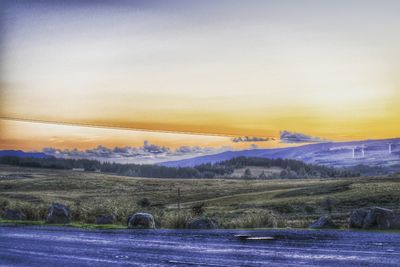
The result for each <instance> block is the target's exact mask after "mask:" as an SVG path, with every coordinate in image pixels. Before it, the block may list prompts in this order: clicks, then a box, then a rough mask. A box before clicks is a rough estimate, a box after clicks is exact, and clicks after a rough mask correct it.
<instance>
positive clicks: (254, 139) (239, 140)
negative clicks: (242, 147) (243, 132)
mask: <svg viewBox="0 0 400 267" xmlns="http://www.w3.org/2000/svg"><path fill="white" fill-rule="evenodd" d="M231 140H232V142H234V143H242V142H266V141H269V140H273V139H271V138H264V137H254V136H239V137H234V138H232V139H231Z"/></svg>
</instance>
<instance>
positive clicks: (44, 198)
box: [0, 165, 400, 228]
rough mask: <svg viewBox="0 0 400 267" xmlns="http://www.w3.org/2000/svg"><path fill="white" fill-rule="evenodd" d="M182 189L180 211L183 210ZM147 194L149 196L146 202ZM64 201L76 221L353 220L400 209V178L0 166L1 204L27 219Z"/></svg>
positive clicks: (236, 223)
mask: <svg viewBox="0 0 400 267" xmlns="http://www.w3.org/2000/svg"><path fill="white" fill-rule="evenodd" d="M178 188H180V191H181V213H180V216H177V213H178V212H177V208H178V207H177V206H178V205H177V202H178V194H177V192H178ZM145 198H147V199H148V200H149V202H147V201H143V199H145ZM53 202H59V203H63V204H65V205H67V206H69V208H70V209H71V212H72V219H73V221H74V222H75V223H82V224H84V223H93V221H94V217H95V216H96V215H99V214H103V213H114V214H116V215H117V220H118V224H120V225H124V224H125V223H126V219H127V217H128V216H129V215H130V214H132V213H134V212H137V211H145V212H151V213H152V214H153V215H154V216H155V218H156V221H157V224H158V226H159V227H180V226H182V225H184V221H186V220H188V219H190V218H192V217H195V216H198V215H196V214H194V213H193V206H196V205H197V206H198V205H199V204H201V203H204V215H205V216H210V217H213V218H215V219H217V220H218V222H219V224H220V226H221V227H225V228H235V227H244V228H251V227H272V226H278V227H306V226H307V225H308V224H309V223H310V222H312V221H313V220H315V219H316V218H318V217H319V216H320V215H322V214H328V213H331V214H332V216H333V218H334V219H335V220H336V222H338V223H340V224H341V225H342V226H345V225H346V224H347V218H348V215H349V212H350V211H351V210H352V209H355V208H360V207H365V206H381V207H386V208H390V209H394V210H398V209H399V208H400V205H399V204H400V177H397V176H396V177H375V178H346V179H307V180H306V179H304V180H300V179H296V180H278V179H273V180H239V179H230V180H229V179H151V178H132V177H123V176H116V175H109V174H102V173H91V172H77V171H68V170H49V169H30V168H21V167H12V166H5V165H0V209H5V208H20V209H22V210H24V211H25V213H26V214H27V216H28V219H29V220H33V221H37V220H43V219H44V218H45V215H46V211H47V208H48V206H49V205H50V204H51V203H53Z"/></svg>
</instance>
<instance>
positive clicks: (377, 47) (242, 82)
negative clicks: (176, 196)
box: [0, 1, 400, 150]
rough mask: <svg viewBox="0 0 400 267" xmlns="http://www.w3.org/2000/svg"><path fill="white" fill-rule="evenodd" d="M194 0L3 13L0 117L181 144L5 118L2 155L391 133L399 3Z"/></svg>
mask: <svg viewBox="0 0 400 267" xmlns="http://www.w3.org/2000/svg"><path fill="white" fill-rule="evenodd" d="M199 3H200V1H199V2H198V3H197V4H196V3H195V2H192V1H190V2H186V1H128V2H125V1H110V2H107V1H105V2H102V1H100V4H97V5H94V4H90V2H86V1H84V3H80V2H79V1H71V2H70V3H68V4H67V3H64V4H61V3H58V2H55V3H54V2H52V1H48V2H47V1H43V2H37V3H32V4H29V3H28V2H24V1H22V2H20V3H8V4H4V10H3V13H2V14H1V16H2V36H4V38H3V37H2V39H1V49H0V56H1V83H0V86H1V87H0V90H1V91H0V97H1V102H0V104H1V109H0V112H1V116H2V117H3V118H4V117H7V118H17V119H18V118H19V119H34V120H44V121H49V122H52V121H54V122H55V121H57V122H60V121H61V122H65V123H72V124H74V123H83V124H94V125H98V126H112V127H123V128H131V129H144V130H157V131H172V132H176V133H177V134H161V133H151V132H143V131H135V132H129V131H122V130H111V129H99V128H97V129H90V128H87V127H78V126H60V125H51V124H43V123H28V122H18V121H8V120H1V121H0V127H1V128H0V134H1V136H0V141H1V142H0V148H1V149H12V148H20V149H28V150H29V149H31V150H32V149H40V148H42V147H46V146H54V147H60V148H75V147H78V148H90V147H94V146H97V145H99V144H101V145H106V146H110V147H113V146H124V145H138V144H141V143H142V142H143V140H146V139H152V140H154V142H157V143H159V144H163V145H168V146H171V147H178V146H179V145H181V144H185V145H201V146H212V147H221V146H233V147H235V146H236V147H238V148H243V147H248V146H249V145H250V144H248V143H246V144H243V143H240V144H232V142H231V137H232V136H245V135H246V136H259V137H274V138H278V137H279V132H280V131H282V130H290V131H296V132H301V133H305V134H307V135H311V136H318V137H320V138H324V139H329V140H334V141H340V140H360V139H380V138H390V137H398V136H400V124H399V123H398V122H399V121H400V105H399V102H400V80H399V75H398V70H399V69H400V68H399V67H400V64H399V62H400V53H399V49H398V47H400V35H399V34H398V28H399V25H400V17H399V16H398V10H399V9H400V3H399V2H397V1H379V2H378V1H318V2H315V1H302V2H301V3H300V2H298V1H260V2H257V1H252V2H251V3H249V2H246V1H201V5H199ZM180 132H184V133H201V134H217V135H221V136H206V135H190V134H189V135H182V134H178V133H180ZM149 136H150V137H149ZM259 145H260V146H262V147H275V146H282V144H280V143H279V142H278V141H277V142H263V143H262V144H259Z"/></svg>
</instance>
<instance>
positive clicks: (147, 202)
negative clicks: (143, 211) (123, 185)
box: [136, 197, 151, 208]
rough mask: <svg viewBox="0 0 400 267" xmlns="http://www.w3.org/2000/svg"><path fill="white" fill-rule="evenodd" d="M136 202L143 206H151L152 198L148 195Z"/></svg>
mask: <svg viewBox="0 0 400 267" xmlns="http://www.w3.org/2000/svg"><path fill="white" fill-rule="evenodd" d="M136 204H137V205H138V206H140V207H142V208H146V207H149V206H150V204H151V203H150V200H149V199H148V198H146V197H144V198H141V199H139V200H138V201H137V202H136Z"/></svg>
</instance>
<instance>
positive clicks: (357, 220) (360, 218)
mask: <svg viewBox="0 0 400 267" xmlns="http://www.w3.org/2000/svg"><path fill="white" fill-rule="evenodd" d="M367 214H368V208H361V209H356V210H353V211H352V212H351V214H350V223H349V226H350V228H363V225H364V219H365V217H366V216H367Z"/></svg>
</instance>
